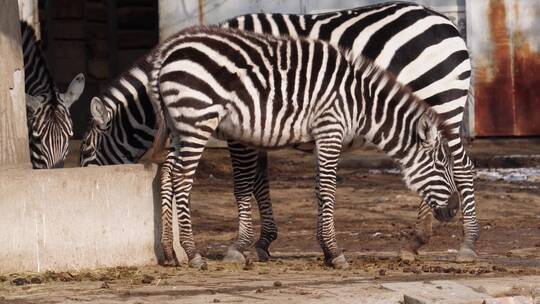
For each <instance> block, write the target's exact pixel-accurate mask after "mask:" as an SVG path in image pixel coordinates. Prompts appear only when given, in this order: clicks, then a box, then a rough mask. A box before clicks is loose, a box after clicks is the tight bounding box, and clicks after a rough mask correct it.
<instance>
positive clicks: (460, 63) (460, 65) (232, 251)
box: [81, 2, 478, 264]
mask: <svg viewBox="0 0 540 304" xmlns="http://www.w3.org/2000/svg"><path fill="white" fill-rule="evenodd" d="M418 24H419V25H420V27H419V28H417V29H415V28H414V26H415V25H418ZM223 26H224V27H230V28H235V27H236V28H240V29H244V30H253V31H256V32H265V33H271V34H273V35H280V34H285V35H290V36H293V37H297V36H304V37H310V38H320V39H323V40H328V41H330V42H331V43H333V44H338V45H339V46H341V47H342V48H345V49H351V50H352V54H353V55H356V56H358V55H359V54H361V55H363V56H365V57H367V58H370V59H372V60H373V61H374V62H375V63H376V64H377V65H379V66H383V67H385V68H387V69H389V70H390V71H391V72H392V73H393V74H394V75H396V77H397V79H398V80H400V81H403V82H406V83H408V84H409V85H411V86H412V87H413V92H414V93H415V94H420V96H422V97H424V98H425V101H426V102H427V103H429V104H430V106H432V107H433V110H435V111H436V112H439V113H440V114H441V115H442V116H443V117H444V118H445V120H446V122H447V124H449V125H451V126H452V127H453V128H452V134H451V136H450V137H451V140H450V141H449V147H450V150H451V151H452V155H453V158H454V177H455V180H456V183H457V185H458V188H459V189H460V194H461V198H462V201H463V204H462V212H463V219H464V235H465V237H464V240H463V244H462V245H461V248H460V250H459V252H458V255H457V259H458V260H464V261H465V260H474V258H475V256H476V254H475V253H474V242H475V241H476V239H477V238H478V224H477V220H476V209H475V202H474V188H473V181H472V179H473V165H472V162H471V161H470V159H469V158H468V156H467V155H466V153H465V150H464V149H463V145H462V143H461V139H460V138H459V135H458V133H459V127H460V124H461V121H462V115H463V108H464V104H465V102H466V97H467V92H468V89H469V83H470V60H469V56H468V53H467V49H466V46H465V43H464V41H463V39H462V38H461V37H460V35H459V32H458V30H457V29H456V27H455V26H454V25H453V24H452V23H451V21H450V20H448V18H446V17H444V16H443V15H441V14H439V13H437V12H435V11H433V10H430V9H428V8H425V7H423V6H420V5H417V4H413V3H406V2H398V3H396V2H389V3H385V4H380V5H373V6H365V7H359V8H355V9H350V10H344V11H336V12H331V13H324V14H312V15H284V14H253V15H244V16H239V17H236V18H233V19H231V20H229V21H226V22H224V23H223ZM411 31H413V33H412V34H411V33H410V32H411ZM415 31H420V33H418V34H417V35H416V36H414V33H415ZM402 33H405V34H407V35H408V36H407V37H409V38H410V39H408V40H407V39H403V37H401V36H400V34H402ZM400 37H401V38H400ZM398 38H399V39H398ZM373 41H377V42H379V43H378V45H373V44H374V43H373ZM361 42H363V43H361ZM366 46H369V48H368V47H366ZM378 54H385V55H384V56H377V55H378ZM433 54H435V55H433ZM426 57H428V59H429V60H426V59H425V58H426ZM388 58H390V59H388ZM428 72H429V73H431V74H430V77H427V76H426V75H427V74H429V73H428ZM142 74H143V73H137V75H133V76H132V77H131V78H130V79H128V80H127V81H128V82H130V81H132V79H137V77H139V76H138V75H142ZM143 78H144V79H142V78H141V79H139V80H137V81H135V82H136V83H135V84H132V85H133V86H135V87H138V86H142V87H144V86H145V85H146V84H145V82H146V81H147V79H146V77H143ZM415 80H416V81H415ZM117 84H118V83H117ZM426 88H427V89H426ZM109 95H110V94H109ZM109 97H111V96H109ZM145 98H146V97H145ZM112 100H116V98H115V97H111V98H110V99H108V104H107V106H108V108H109V111H111V113H114V110H115V109H116V108H117V107H118V105H122V103H120V102H119V101H116V102H113V101H112ZM143 104H144V103H143ZM146 108H147V109H148V108H150V107H149V106H148V105H147V106H146ZM133 109H140V107H129V108H128V107H125V110H123V111H122V116H121V117H123V118H124V121H123V122H122V121H120V119H118V120H116V119H115V121H114V124H118V125H119V128H124V127H120V125H121V126H129V125H131V122H132V121H136V122H137V121H140V119H139V117H140V114H139V113H134V114H133V115H131V113H130V111H132V110H133ZM124 111H125V112H124ZM111 115H112V114H111ZM150 115H153V114H152V113H147V116H150ZM113 116H114V115H113ZM128 117H129V120H128ZM153 122H154V121H152V123H153ZM139 125H140V123H137V124H135V125H133V127H131V128H132V129H133V130H137V131H138V132H143V133H144V134H145V135H146V136H147V137H146V139H145V140H144V141H142V140H141V139H140V138H138V139H133V138H131V139H129V138H126V137H119V136H116V138H114V136H115V135H114V132H113V133H111V134H109V135H108V136H106V137H105V138H107V139H106V141H107V146H108V150H106V151H99V149H98V148H97V147H96V146H94V147H91V145H89V144H88V145H86V148H84V149H82V150H88V151H92V149H98V151H97V152H98V153H97V154H98V156H97V160H90V158H87V163H88V164H89V163H95V164H115V163H125V162H135V161H137V160H138V159H139V158H140V157H141V156H142V154H144V153H145V152H146V151H147V150H148V148H149V147H150V141H149V140H148V138H153V136H154V133H155V129H154V125H151V124H150V125H145V127H144V128H140V127H138V126H139ZM122 134H124V133H122ZM126 134H127V133H126ZM88 135H90V134H88ZM90 137H91V136H89V138H90ZM128 140H129V141H128ZM90 142H91V141H90V140H89V141H87V143H90ZM133 142H135V143H136V144H135V145H134V144H133ZM146 143H147V144H148V145H145V144H146ZM118 145H119V146H121V148H116V146H118ZM81 153H82V154H84V153H83V152H81ZM244 155H249V157H243V158H242V159H240V160H241V161H242V163H240V165H241V166H246V167H249V166H251V165H253V163H257V162H259V163H266V161H267V160H266V157H267V156H266V152H265V151H256V150H254V149H245V150H244ZM231 156H234V155H231ZM81 159H83V157H81ZM171 159H172V158H169V157H168V158H167V160H166V163H167V162H168V161H171ZM233 163H235V160H234V159H233ZM262 168H265V166H262ZM164 176H168V175H164ZM235 177H236V176H235ZM267 180H268V172H267V170H266V169H262V170H257V176H256V182H255V185H256V186H255V187H254V193H253V194H254V196H255V198H256V201H257V203H258V204H259V210H260V213H261V220H262V227H261V228H262V229H261V235H260V237H259V240H258V241H257V242H256V245H255V247H256V250H257V253H258V255H259V259H260V260H266V259H268V258H269V252H268V248H269V245H270V243H271V242H272V241H273V240H275V239H276V237H277V226H276V225H275V221H274V219H273V214H272V208H271V204H270V196H269V194H268V193H269V187H268V182H267ZM170 201H171V199H168V200H164V205H163V207H164V208H163V211H162V213H163V227H162V229H163V230H164V232H163V238H162V239H164V240H166V241H165V243H164V247H167V246H168V245H167V244H170V246H169V248H170V250H169V252H174V251H173V250H172V238H168V237H167V236H168V235H172V229H171V226H170V225H171V224H170V223H171V222H172V218H171V217H172V213H171V212H172V210H171V208H172V205H171V203H170ZM167 202H169V203H167ZM249 211H250V209H249V208H247V207H245V206H243V207H242V212H241V213H240V224H239V226H241V227H244V228H245V229H243V231H242V232H241V233H240V234H239V236H240V237H239V240H238V241H237V243H248V241H247V240H248V239H249V238H250V237H252V235H253V232H252V231H251V229H250V227H251V223H250V221H249V220H248V218H249V216H248V214H249ZM428 211H429V208H428V206H427V205H426V204H425V202H422V203H421V205H420V208H419V216H418V222H417V225H416V229H415V230H416V231H415V236H414V238H413V240H412V242H411V244H409V246H408V247H409V248H408V250H403V251H402V253H401V256H402V257H406V258H411V257H410V256H411V255H412V254H413V252H414V253H416V252H417V250H418V248H420V246H421V245H423V244H425V243H427V241H428V240H429V237H430V235H431V216H430V213H429V212H428ZM242 239H244V240H245V241H241V240H242ZM166 245H167V246H166ZM227 257H232V258H233V259H234V258H235V257H236V258H241V257H242V255H241V254H240V252H239V250H237V249H236V248H235V246H232V247H231V248H229V250H228V253H227ZM413 258H414V256H413ZM171 261H172V256H171V257H169V258H167V257H166V260H165V264H173V263H172V262H171Z"/></svg>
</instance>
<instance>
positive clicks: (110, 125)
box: [80, 96, 154, 167]
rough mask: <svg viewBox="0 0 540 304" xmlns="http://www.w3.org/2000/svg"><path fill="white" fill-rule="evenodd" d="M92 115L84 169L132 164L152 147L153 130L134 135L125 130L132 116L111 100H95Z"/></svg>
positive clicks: (82, 158)
mask: <svg viewBox="0 0 540 304" xmlns="http://www.w3.org/2000/svg"><path fill="white" fill-rule="evenodd" d="M90 113H91V116H92V122H91V124H90V129H89V130H88V131H87V132H86V134H85V135H84V137H83V140H82V142H81V150H80V164H81V166H82V167H87V166H103V165H114V164H133V163H136V162H137V161H138V160H139V158H140V157H142V156H143V154H144V153H145V152H146V151H147V150H148V148H149V147H150V146H151V144H152V142H153V133H154V131H153V129H151V128H147V129H148V130H138V131H134V130H133V129H131V126H126V125H125V123H122V119H125V120H128V119H127V117H128V116H129V115H132V113H127V109H125V108H123V107H121V106H118V105H117V104H116V103H115V102H113V101H112V100H110V99H109V98H108V97H105V96H100V97H94V98H93V99H92V101H91V103H90ZM130 122H132V119H130ZM144 131H148V132H149V133H148V134H146V133H145V132H144ZM143 138H147V139H148V140H144V139H143ZM137 139H139V140H140V141H137Z"/></svg>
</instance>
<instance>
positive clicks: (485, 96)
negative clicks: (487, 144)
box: [475, 0, 540, 136]
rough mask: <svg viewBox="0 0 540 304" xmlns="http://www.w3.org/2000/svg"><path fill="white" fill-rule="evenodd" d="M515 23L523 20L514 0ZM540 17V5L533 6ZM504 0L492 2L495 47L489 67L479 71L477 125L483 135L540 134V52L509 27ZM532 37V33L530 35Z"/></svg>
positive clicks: (492, 26) (477, 129)
mask: <svg viewBox="0 0 540 304" xmlns="http://www.w3.org/2000/svg"><path fill="white" fill-rule="evenodd" d="M513 4H514V13H515V15H514V16H512V18H513V20H519V15H520V12H519V1H515V0H514V3H513ZM527 9H535V15H536V16H540V13H539V10H540V6H539V5H538V4H532V7H527ZM507 13H508V12H507V11H506V9H505V3H504V0H490V3H489V10H488V20H489V26H490V29H489V30H490V34H491V40H492V44H493V48H492V53H491V56H492V57H491V58H492V61H491V62H490V64H489V66H482V67H479V69H478V70H477V71H476V74H475V76H476V81H475V101H476V106H475V121H476V123H475V126H476V133H477V134H478V135H479V136H531V135H540V53H538V52H535V51H534V50H533V49H532V48H531V46H530V44H529V42H528V41H527V39H528V37H527V34H524V33H522V32H521V30H520V29H519V27H516V28H515V29H509V28H507V25H506V18H507ZM529 35H530V34H529Z"/></svg>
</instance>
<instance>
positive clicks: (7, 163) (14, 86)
mask: <svg viewBox="0 0 540 304" xmlns="http://www.w3.org/2000/svg"><path fill="white" fill-rule="evenodd" d="M0 58H2V59H1V61H0V79H1V80H2V81H0V168H2V169H6V168H21V167H23V168H30V167H31V165H30V152H29V147H28V127H27V125H26V103H25V95H24V68H23V58H22V51H21V28H20V24H19V8H18V4H17V1H3V2H2V9H1V10H0Z"/></svg>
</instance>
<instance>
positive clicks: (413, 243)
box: [399, 201, 433, 261]
mask: <svg viewBox="0 0 540 304" xmlns="http://www.w3.org/2000/svg"><path fill="white" fill-rule="evenodd" d="M432 222H433V214H432V213H431V209H430V208H429V206H428V205H427V204H426V203H425V202H424V201H422V202H421V203H420V207H419V208H418V217H417V220H416V225H415V227H414V232H413V236H412V239H411V240H410V242H409V244H408V245H407V246H406V247H405V248H404V249H402V250H401V251H400V252H399V258H400V259H401V260H405V261H414V260H416V258H417V257H418V249H420V247H422V246H424V245H425V244H427V243H428V242H429V239H430V238H431V235H432V234H433V229H432Z"/></svg>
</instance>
